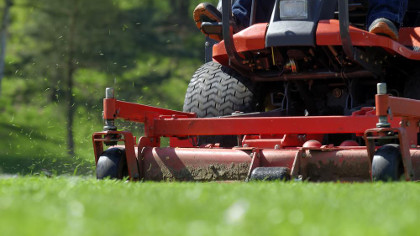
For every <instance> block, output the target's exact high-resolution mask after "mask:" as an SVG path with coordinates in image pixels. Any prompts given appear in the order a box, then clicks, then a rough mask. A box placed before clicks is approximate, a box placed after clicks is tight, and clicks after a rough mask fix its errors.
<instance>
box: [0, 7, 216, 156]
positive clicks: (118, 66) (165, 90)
mask: <svg viewBox="0 0 420 236" xmlns="http://www.w3.org/2000/svg"><path fill="white" fill-rule="evenodd" d="M199 2H200V1H197V0H160V1H153V0H59V1H57V0H37V1H34V0H1V2H0V4H2V5H0V7H1V9H3V11H0V12H2V14H3V16H2V18H1V19H3V22H2V28H1V30H2V31H1V32H3V34H1V33H0V43H1V44H0V46H1V45H5V48H6V51H4V50H1V51H2V52H3V53H4V52H5V60H4V64H5V67H4V76H5V80H8V81H10V83H9V84H11V85H9V86H8V88H7V92H6V91H5V90H6V88H3V93H0V94H2V95H1V96H2V97H5V96H7V98H3V100H0V102H2V103H4V101H6V100H4V99H7V101H8V104H9V105H10V106H14V107H18V106H19V105H22V104H25V105H28V104H29V105H32V106H35V107H39V108H40V109H41V108H43V107H47V106H49V104H58V106H56V111H55V112H56V113H57V114H60V116H62V117H65V119H64V120H65V124H63V125H62V129H66V136H67V151H68V153H69V154H70V155H74V150H75V146H74V135H73V123H74V118H75V117H76V116H94V117H97V119H96V120H95V121H92V122H100V119H101V117H100V115H101V111H102V98H103V96H104V91H105V87H114V88H115V90H116V94H117V97H118V98H119V99H121V100H127V101H131V102H139V103H143V104H149V105H155V106H160V107H167V108H172V109H182V103H183V99H184V94H185V89H186V86H187V84H188V82H189V79H190V77H191V75H192V74H193V72H194V71H195V69H196V68H198V66H200V64H201V63H202V61H203V58H204V50H203V49H204V47H203V45H204V37H203V35H201V34H200V32H199V30H197V29H196V27H195V24H194V22H193V20H192V11H193V9H194V7H195V6H196V5H197V4H198V3H199ZM214 2H216V1H213V3H214ZM9 16H10V17H9ZM2 35H4V37H2ZM3 38H4V40H5V41H4V44H3V41H2V39H3ZM6 39H7V40H6ZM6 42H7V43H6ZM6 45H7V46H6ZM1 48H2V47H0V49H1ZM0 57H1V54H0ZM1 68H2V67H1V61H0V74H1ZM0 76H1V75H0ZM0 82H1V80H0ZM0 88H1V87H0ZM2 106H3V109H2ZM4 106H5V105H4V104H3V105H0V112H5V109H4ZM86 138H87V139H89V137H86Z"/></svg>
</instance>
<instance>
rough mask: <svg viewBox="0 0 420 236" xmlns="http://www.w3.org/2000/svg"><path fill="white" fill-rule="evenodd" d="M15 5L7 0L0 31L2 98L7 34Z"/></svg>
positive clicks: (0, 82)
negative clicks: (11, 9)
mask: <svg viewBox="0 0 420 236" xmlns="http://www.w3.org/2000/svg"><path fill="white" fill-rule="evenodd" d="M12 5H13V0H5V4H4V11H3V19H2V23H1V29H0V96H1V91H2V87H1V84H2V80H3V77H4V64H5V57H6V44H7V34H8V28H9V24H10V22H9V20H10V16H9V15H10V7H11V6H12Z"/></svg>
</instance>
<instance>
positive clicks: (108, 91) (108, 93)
mask: <svg viewBox="0 0 420 236" xmlns="http://www.w3.org/2000/svg"><path fill="white" fill-rule="evenodd" d="M105 98H114V89H113V88H106V89H105Z"/></svg>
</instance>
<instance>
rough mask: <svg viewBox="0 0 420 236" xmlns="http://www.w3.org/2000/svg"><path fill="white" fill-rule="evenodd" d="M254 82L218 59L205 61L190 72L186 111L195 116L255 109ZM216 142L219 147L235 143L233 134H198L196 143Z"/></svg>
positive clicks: (234, 144)
mask: <svg viewBox="0 0 420 236" xmlns="http://www.w3.org/2000/svg"><path fill="white" fill-rule="evenodd" d="M257 105H258V102H257V95H256V88H255V86H254V84H253V83H252V82H251V81H250V80H249V79H248V78H245V77H243V76H241V75H240V74H238V73H237V72H235V71H234V70H232V69H230V68H228V67H225V66H222V65H221V64H219V63H217V62H213V61H210V62H207V63H205V64H204V65H202V66H201V67H200V68H199V69H198V70H197V71H196V72H195V73H194V75H193V76H192V78H191V81H190V83H189V85H188V89H187V93H186V95H185V101H184V108H183V110H184V111H185V112H194V113H196V114H197V116H198V117H200V118H202V117H219V116H228V115H232V114H233V113H235V112H243V113H248V112H255V111H257ZM211 143H212V144H214V143H219V144H220V146H222V147H232V146H236V145H237V144H238V141H237V137H236V136H200V137H199V138H198V145H203V144H211Z"/></svg>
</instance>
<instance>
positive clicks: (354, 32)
mask: <svg viewBox="0 0 420 236" xmlns="http://www.w3.org/2000/svg"><path fill="white" fill-rule="evenodd" d="M349 30H350V37H351V41H352V44H353V45H354V46H364V47H371V46H372V45H374V46H376V47H382V48H386V49H388V50H390V51H392V52H394V53H396V54H400V55H401V56H403V57H406V58H409V59H412V60H420V52H415V51H413V50H410V49H409V48H407V47H406V46H419V45H420V42H419V38H418V37H417V35H419V33H420V28H403V29H401V30H400V38H401V39H400V41H399V42H397V41H394V40H392V39H390V38H388V37H385V36H380V35H376V34H371V33H369V32H367V31H365V30H362V29H359V28H356V27H352V26H350V28H349ZM316 44H317V45H320V46H322V45H325V46H333V45H336V46H341V45H342V43H341V37H340V27H339V22H338V20H321V21H319V23H318V28H317V31H316ZM404 44H405V45H404Z"/></svg>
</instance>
